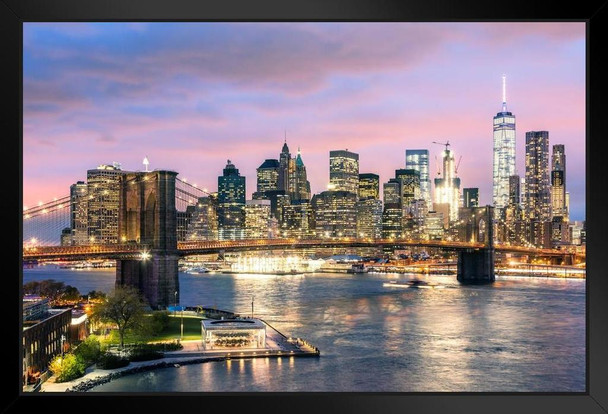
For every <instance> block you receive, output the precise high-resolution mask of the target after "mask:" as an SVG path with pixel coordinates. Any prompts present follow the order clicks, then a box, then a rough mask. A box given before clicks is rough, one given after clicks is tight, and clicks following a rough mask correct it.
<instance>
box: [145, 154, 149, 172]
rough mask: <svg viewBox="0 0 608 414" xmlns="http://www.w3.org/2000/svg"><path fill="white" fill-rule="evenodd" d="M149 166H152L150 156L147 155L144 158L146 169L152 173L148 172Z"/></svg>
mask: <svg viewBox="0 0 608 414" xmlns="http://www.w3.org/2000/svg"><path fill="white" fill-rule="evenodd" d="M148 165H150V161H149V160H148V156H147V155H145V156H144V167H145V168H146V172H150V171H148Z"/></svg>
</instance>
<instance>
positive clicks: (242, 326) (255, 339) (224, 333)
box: [201, 319, 266, 351]
mask: <svg viewBox="0 0 608 414" xmlns="http://www.w3.org/2000/svg"><path fill="white" fill-rule="evenodd" d="M201 329H202V339H203V349H205V350H206V351H209V350H226V349H234V348H237V349H263V348H266V324H265V323H264V322H262V321H261V320H259V319H221V320H217V319H203V320H202V321H201Z"/></svg>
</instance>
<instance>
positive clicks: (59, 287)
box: [23, 279, 106, 302]
mask: <svg viewBox="0 0 608 414" xmlns="http://www.w3.org/2000/svg"><path fill="white" fill-rule="evenodd" d="M23 293H25V294H29V295H38V296H41V297H44V298H48V299H49V300H50V301H51V302H57V301H63V302H78V301H81V300H94V301H101V300H103V299H104V298H105V297H106V294H105V293H103V292H100V291H96V290H92V291H90V292H89V293H88V294H86V295H81V294H80V292H79V291H78V289H77V288H75V287H74V286H71V285H66V284H65V283H63V282H60V281H56V280H54V279H46V280H40V281H38V280H33V281H31V282H27V283H25V284H24V285H23Z"/></svg>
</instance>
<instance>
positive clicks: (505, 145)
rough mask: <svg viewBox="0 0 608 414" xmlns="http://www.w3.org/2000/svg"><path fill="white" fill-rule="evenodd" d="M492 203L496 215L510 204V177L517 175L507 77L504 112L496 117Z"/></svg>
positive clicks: (503, 82)
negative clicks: (508, 104) (508, 105)
mask: <svg viewBox="0 0 608 414" xmlns="http://www.w3.org/2000/svg"><path fill="white" fill-rule="evenodd" d="M493 129H494V158H493V169H492V178H493V185H492V203H493V205H494V207H495V208H494V211H495V214H497V215H498V214H500V209H502V208H504V207H505V206H506V205H507V204H508V203H509V177H510V176H512V175H515V115H513V114H512V113H511V112H509V111H507V92H506V77H505V76H503V77H502V110H501V111H500V112H498V113H497V114H496V115H495V116H494V122H493Z"/></svg>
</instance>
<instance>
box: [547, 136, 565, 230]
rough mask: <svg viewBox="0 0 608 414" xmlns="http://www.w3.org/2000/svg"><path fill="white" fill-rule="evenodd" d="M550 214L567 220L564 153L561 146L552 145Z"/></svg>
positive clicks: (563, 148)
mask: <svg viewBox="0 0 608 414" xmlns="http://www.w3.org/2000/svg"><path fill="white" fill-rule="evenodd" d="M551 214H552V216H553V217H554V218H555V217H562V219H564V220H566V221H567V220H568V209H567V205H566V153H565V147H564V145H562V144H557V145H553V154H552V156H551Z"/></svg>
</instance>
